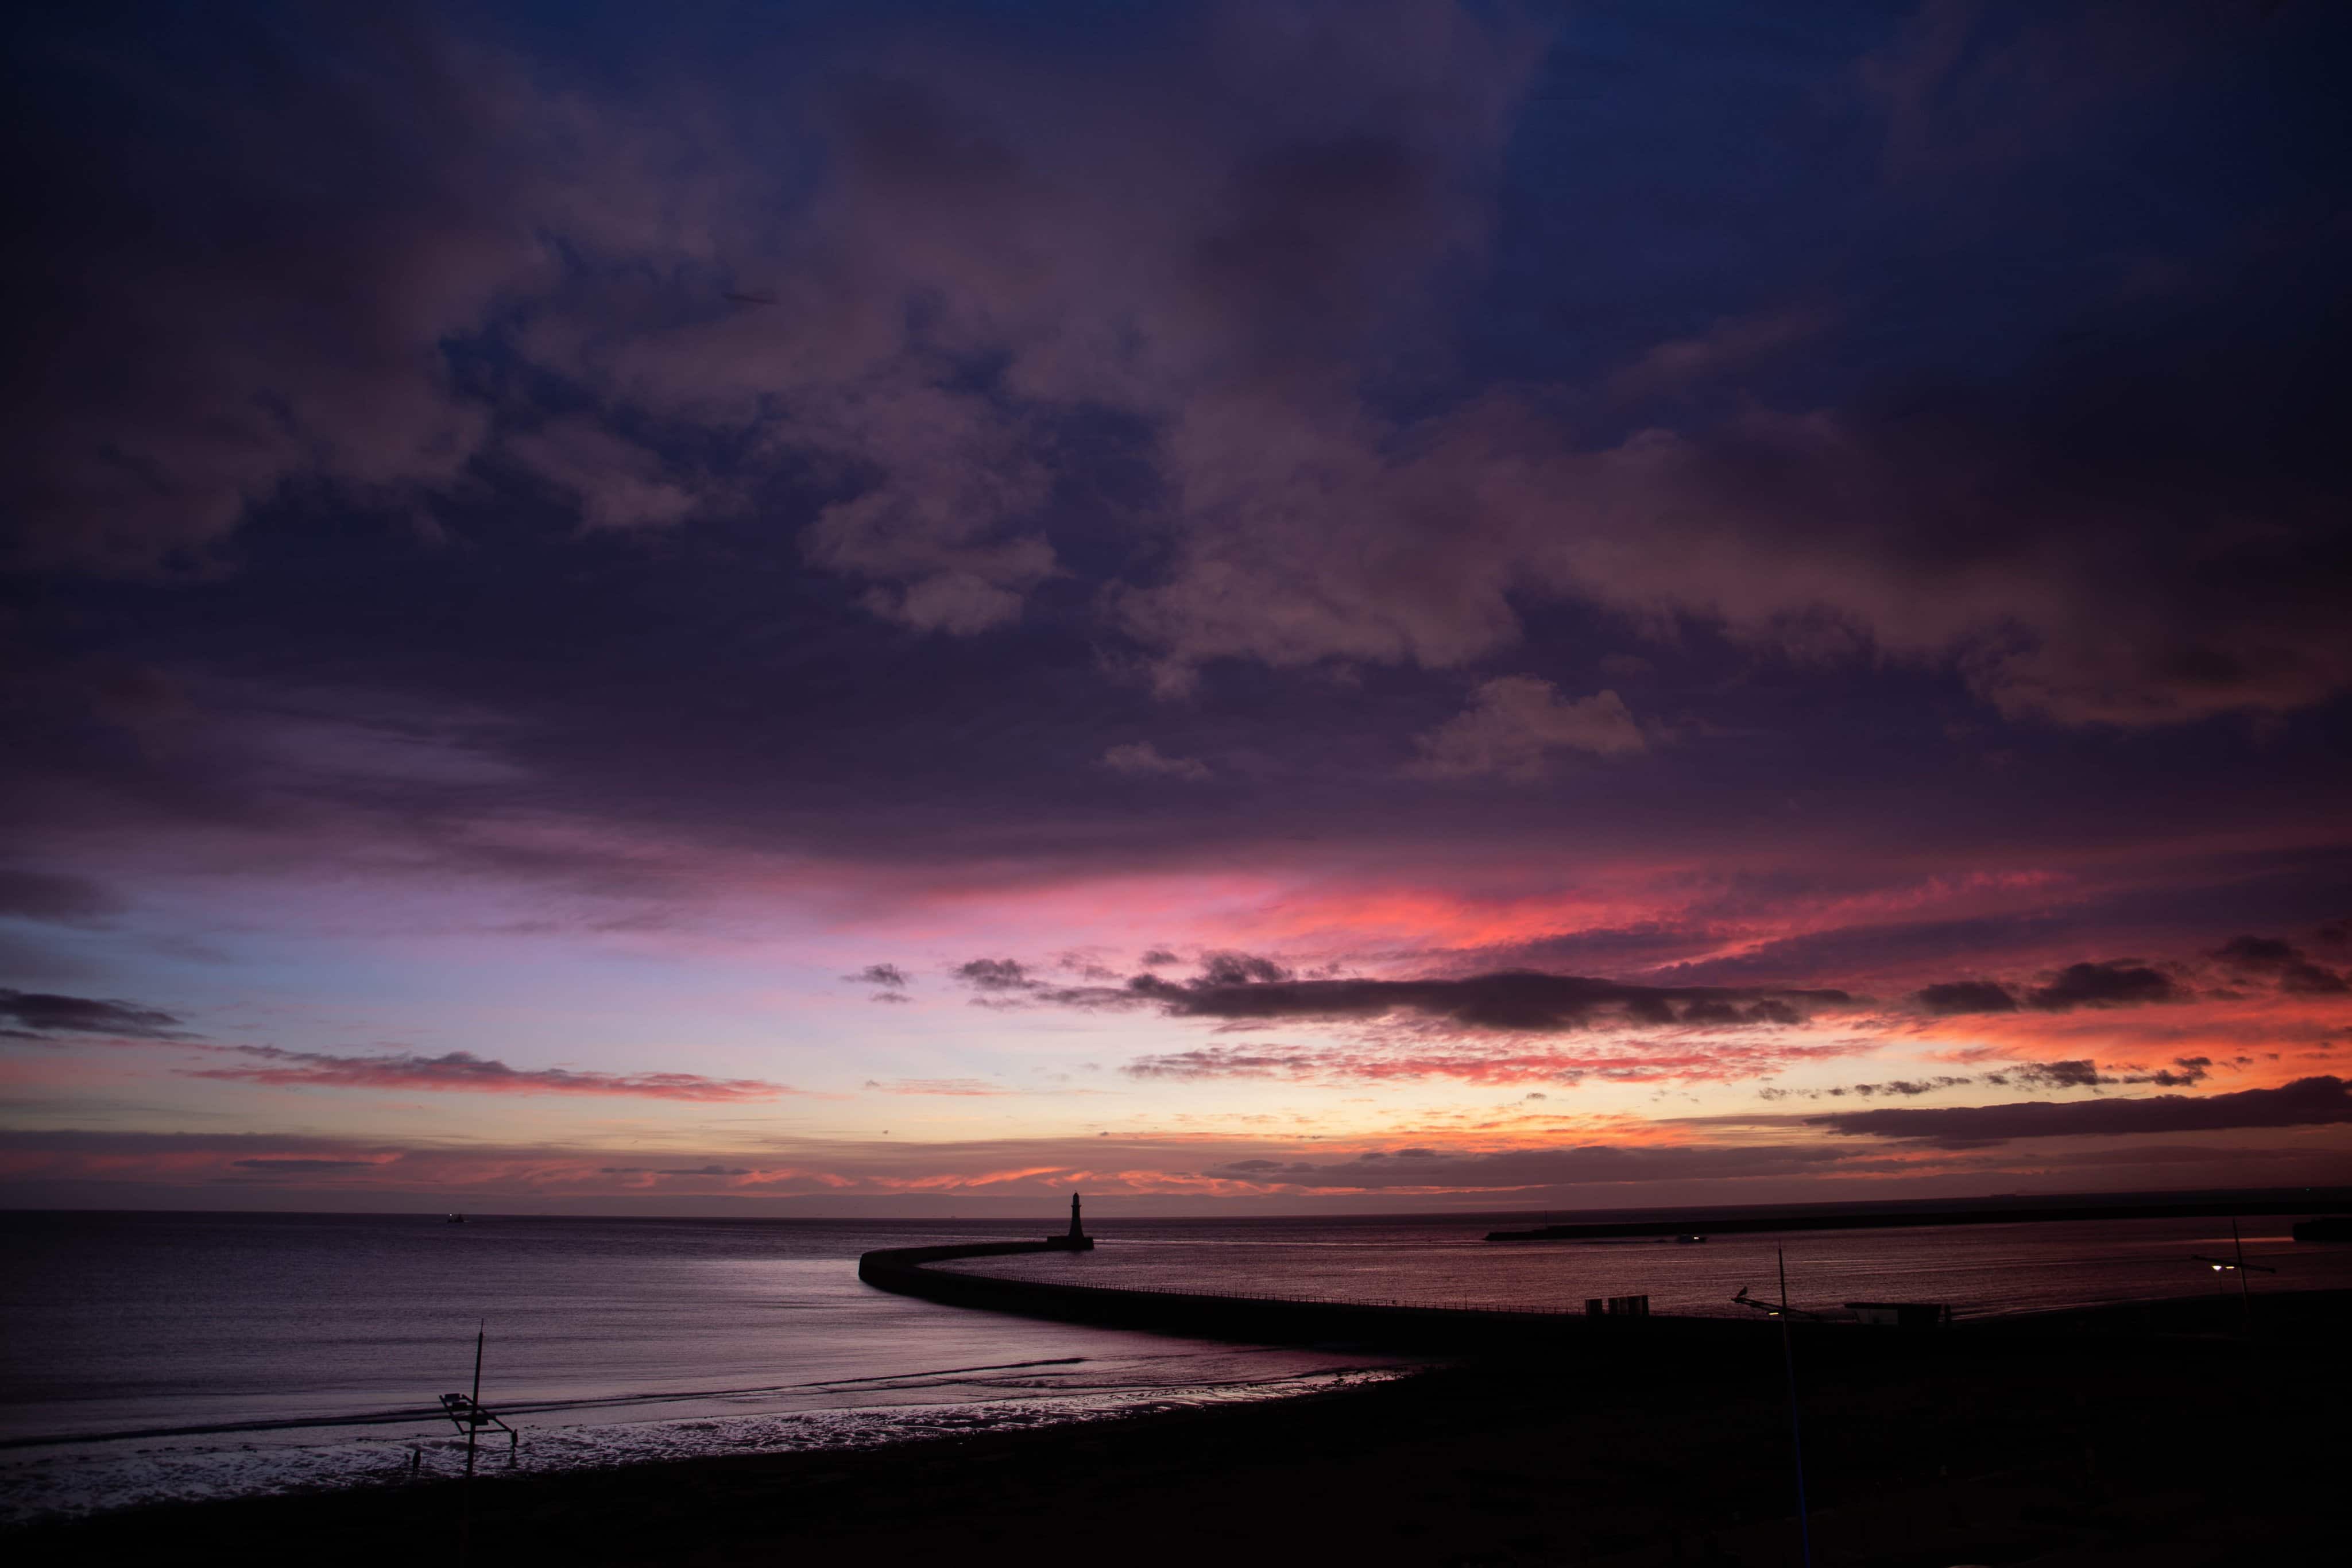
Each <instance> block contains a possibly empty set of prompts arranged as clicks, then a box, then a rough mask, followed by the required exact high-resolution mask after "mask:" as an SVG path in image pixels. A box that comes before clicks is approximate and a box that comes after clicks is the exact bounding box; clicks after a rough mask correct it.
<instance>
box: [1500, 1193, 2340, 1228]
mask: <svg viewBox="0 0 2352 1568" xmlns="http://www.w3.org/2000/svg"><path fill="white" fill-rule="evenodd" d="M2344 1207H2347V1195H2346V1193H2345V1192H2344V1190H2343V1189H2341V1188H2333V1187H2331V1188H2327V1189H2325V1190H2324V1191H2321V1192H2319V1193H2317V1194H2315V1195H2310V1196H2294V1197H2266V1198H2265V1199H2263V1201H2261V1202H2260V1203H2258V1204H2255V1203H2249V1202H2248V1201H2247V1200H2246V1199H2245V1198H2242V1197H2231V1198H2220V1199H2203V1200H2195V1201H2189V1202H2179V1203H2078V1204H2063V1203H2050V1202H2047V1201H2037V1202H2032V1203H2015V1204H2000V1205H1979V1206H1976V1207H1966V1208H1962V1207H1949V1208H1928V1207H1921V1208H1912V1207H1895V1206H1892V1205H1886V1206H1880V1205H1872V1206H1870V1207H1856V1208H1852V1209H1845V1210H1837V1209H1828V1210H1817V1211H1815V1212H1813V1213H1810V1214H1717V1215H1712V1216H1700V1215H1685V1216H1683V1217H1681V1218H1664V1219H1600V1220H1583V1221H1578V1222H1575V1223H1571V1224H1566V1225H1541V1226H1537V1227H1534V1228H1531V1229H1527V1230H1490V1231H1488V1232H1487V1233H1486V1239H1487V1240H1489V1241H1599V1240H1610V1239H1630V1238H1635V1237H1650V1236H1657V1237H1665V1236H1741V1235H1748V1236H1752V1235H1759V1234H1769V1233H1774V1232H1780V1231H1796V1230H1891V1229H1909V1228H1916V1227H1930V1226H1938V1225H2024V1224H2032V1223H2049V1222H2053V1221H2080V1220H2097V1219H2232V1218H2238V1217H2239V1216H2242V1215H2248V1214H2329V1213H2333V1212H2335V1211H2336V1210H2337V1209H2341V1208H2344Z"/></svg>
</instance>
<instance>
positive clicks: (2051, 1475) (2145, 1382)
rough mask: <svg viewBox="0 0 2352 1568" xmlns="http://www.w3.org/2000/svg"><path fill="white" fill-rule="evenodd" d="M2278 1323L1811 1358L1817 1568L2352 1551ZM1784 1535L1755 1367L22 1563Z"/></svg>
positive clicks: (2318, 1302) (2129, 1330) (707, 1476)
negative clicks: (460, 1539) (2342, 1547)
mask: <svg viewBox="0 0 2352 1568" xmlns="http://www.w3.org/2000/svg"><path fill="white" fill-rule="evenodd" d="M2256 1306H2257V1308H2258V1314H2257V1318H2256V1325H2255V1326H2256V1331H2257V1332H2256V1333H2254V1334H2253V1335H2252V1336H2251V1337H2241V1336H2238V1335H2236V1334H2234V1333H2224V1332H2220V1331H2221V1330H2222V1329H2223V1328H2224V1327H2225V1326H2234V1325H2232V1324H2231V1322H2230V1319H2229V1317H2228V1314H2227V1313H2226V1312H2221V1308H2220V1305H2219V1304H2218V1303H2216V1302H2215V1301H2212V1300H2210V1299H2208V1300H2203V1301H2188V1302H2182V1303H2176V1304H2167V1305H2161V1306H2154V1305H2143V1306H2139V1307H2136V1308H2130V1309H2109V1310H2105V1311H2102V1312H2086V1313H2079V1314H2072V1315H2070V1316H2069V1318H2068V1319H2067V1321H2066V1322H2063V1323H2053V1324H2052V1325H2050V1326H2052V1327H2054V1328H2058V1329H2061V1330H2063V1332H2060V1333H2050V1334H2034V1335H2022V1336H2021V1335H2016V1334H2010V1333H2002V1334H1969V1333H1941V1334H1934V1333H1931V1334H1927V1335H1920V1336H1912V1337H1911V1338H1910V1339H1909V1340H1907V1341H1906V1343H1905V1344H1904V1346H1903V1348H1902V1351H1901V1353H1900V1354H1891V1355H1890V1354H1887V1351H1886V1345H1887V1342H1886V1341H1885V1339H1884V1338H1883V1337H1882V1338H1880V1339H1879V1340H1878V1341H1876V1342H1875V1343H1874V1345H1873V1347H1872V1350H1871V1353H1870V1354H1863V1355H1853V1356H1847V1355H1843V1354H1835V1353H1820V1354H1812V1355H1811V1356H1810V1358H1809V1360H1810V1364H1801V1366H1800V1369H1799V1370H1800V1375H1801V1385H1802V1388H1803V1398H1802V1412H1803V1417H1804V1423H1805V1431H1804V1437H1805V1445H1806V1455H1807V1461H1808V1463H1807V1480H1808V1488H1809V1492H1810V1496H1811V1502H1812V1507H1813V1510H1814V1512H1815V1518H1814V1520H1813V1527H1814V1534H1815V1547H1816V1550H1815V1561H1816V1562H1817V1563H1849V1562H1851V1563H1860V1562H1870V1563H1920V1564H1923V1565H1924V1564H1928V1563H2021V1562H2043V1563H2062V1562H2063V1563H2082V1564H2087V1563H2105V1562H2113V1563H2126V1562H2130V1563H2145V1562H2152V1561H2158V1560H2161V1561H2164V1562H2168V1563H2172V1562H2178V1563H2204V1562H2211V1563H2222V1562H2239V1561H2248V1560H2251V1559H2255V1558H2258V1557H2260V1556H2261V1554H2262V1551H2263V1550H2271V1549H2275V1550H2277V1551H2280V1552H2290V1551H2299V1550H2308V1549H2310V1548H2311V1547H2313V1546H2315V1545H2318V1544H2323V1543H2333V1542H2336V1535H2335V1533H2334V1532H2336V1531H2339V1530H2340V1522H2339V1521H2340V1504H2338V1503H2337V1502H2336V1491H2337V1490H2338V1489H2339V1488H2340V1485H2341V1477H2342V1475H2343V1474H2344V1473H2345V1461H2346V1459H2347V1448H2346V1445H2345V1439H2344V1437H2343V1436H2342V1432H2341V1424H2340V1413H2341V1411H2342V1410H2343V1409H2344V1408H2345V1407H2346V1406H2345V1404H2344V1401H2345V1397H2346V1396H2347V1393H2352V1376H2347V1370H2346V1364H2345V1357H2344V1355H2343V1354H2342V1349H2343V1344H2344V1330H2345V1328H2346V1327H2347V1321H2352V1295H2347V1293H2345V1292H2308V1293H2304V1294H2300V1295H2296V1296H2274V1297H2270V1298H2257V1301H2256ZM2217 1314H2218V1315H2217ZM469 1507H470V1511H471V1521H470V1525H469V1526H467V1524H466V1522H465V1516H466V1512H467V1509H468V1508H469ZM1792 1515H1793V1487H1792V1483H1791V1465H1790V1441H1789V1427H1788V1406H1787V1400H1786V1388H1785V1383H1784V1381H1783V1371H1782V1368H1781V1365H1780V1361H1779V1358H1778V1355H1777V1354H1771V1355H1768V1356H1755V1355H1750V1354H1746V1353H1745V1352H1743V1353H1741V1354H1739V1355H1738V1357H1737V1358H1736V1359H1735V1360H1725V1359H1720V1358H1718V1359H1717V1360H1714V1361H1711V1362H1707V1363H1705V1364H1700V1363H1696V1362H1694V1363H1692V1364H1685V1365H1654V1364H1641V1363H1640V1362H1639V1360H1638V1359H1636V1358H1623V1359H1621V1360H1618V1361H1616V1362H1615V1363H1613V1364H1588V1365H1583V1366H1578V1367H1568V1366H1563V1365H1556V1364H1554V1365H1547V1364H1530V1363H1528V1362H1525V1361H1482V1362H1475V1363H1466V1364H1459V1365H1454V1366H1449V1367H1445V1368H1441V1369H1438V1370H1434V1371H1432V1372H1429V1373H1425V1374H1423V1375H1417V1376H1414V1377H1412V1378H1408V1379H1405V1380H1402V1381H1400V1382H1394V1383H1390V1384H1384V1385H1376V1386H1371V1387H1365V1388H1357V1389H1349V1390H1346V1391H1343V1392H1337V1393H1329V1394H1318V1395H1311V1396H1302V1397H1299V1398H1297V1399H1290V1400H1283V1401H1278V1402H1274V1403H1270V1404H1265V1405H1258V1406H1244V1407H1235V1408H1229V1409H1206V1410H1188V1411H1177V1412H1165V1413H1155V1414H1149V1415H1143V1416H1133V1417H1128V1418H1124V1419H1119V1420H1116V1421H1107V1422H1100V1423H1094V1424H1089V1425H1085V1426H1078V1427H1048V1428H1044V1429H1036V1430H1029V1431H1015V1432H997V1433H983V1434H977V1435H973V1436H969V1437H949V1438H941V1439H935V1440H929V1441H925V1442H920V1443H915V1444H908V1445H903V1446H898V1447H893V1448H881V1449H871V1450H865V1451H859V1452H848V1453H815V1454H772V1455H745V1456H742V1457H740V1458H702V1459H692V1460H684V1461H677V1462H670V1463H653V1464H645V1465H637V1466H631V1467H626V1468H623V1469H613V1470H605V1471H593V1472H591V1471H578V1472H571V1473H564V1474H554V1475H543V1476H535V1475H529V1474H525V1475H520V1476H515V1477H511V1478H501V1477H491V1478H488V1479H484V1480H482V1481H480V1482H478V1483H477V1484H476V1485H475V1487H474V1488H473V1490H472V1496H471V1498H470V1500H468V1499H467V1496H466V1493H465V1490H464V1489H462V1488H461V1487H460V1486H458V1485H457V1484H455V1483H447V1482H444V1483H435V1484H426V1485H422V1486H418V1487H415V1488H382V1489H370V1490H351V1491H342V1492H335V1493H326V1494H317V1495H297V1496H283V1497H273V1498H256V1499H246V1500H231V1501H223V1502H216V1503H202V1504H187V1505H173V1506H165V1507H157V1508H148V1509H135V1510H126V1511H120V1512H116V1513H111V1514H106V1515H100V1516H98V1517H96V1518H92V1519H88V1520H83V1521H72V1522H47V1523H42V1524H36V1525H32V1526H27V1527H23V1528H21V1529H18V1530H15V1531H9V1532H7V1534H6V1535H5V1536H0V1541H5V1542H8V1543H9V1544H10V1546H11V1548H12V1550H13V1551H15V1552H17V1553H19V1554H20V1555H19V1557H18V1560H19V1561H27V1562H41V1563H49V1562H55V1563H67V1562H94V1561H100V1560H107V1559H119V1560H122V1561H140V1560H146V1559H151V1558H152V1559H160V1560H168V1561H172V1562H173V1563H212V1562H221V1563H226V1562H231V1561H236V1562H251V1561H254V1560H256V1559H257V1558H262V1557H274V1556H278V1555H281V1554H283V1555H289V1556H292V1555H296V1554H299V1555H300V1556H302V1557H306V1558H310V1559H314V1560H319V1561H329V1562H336V1563H393V1562H395V1561H401V1562H406V1561H411V1560H413V1559H414V1558H415V1556H416V1555H417V1554H418V1553H420V1552H436V1553H446V1552H449V1551H451V1550H453V1549H454V1544H455V1541H456V1537H457V1531H459V1530H460V1529H461V1528H468V1529H469V1531H470V1537H471V1542H472V1548H471V1549H472V1552H473V1553H474V1556H475V1558H476V1560H478V1561H480V1562H485V1563H487V1562H491V1561H509V1562H541V1561H546V1562H555V1561H562V1562H565V1563H613V1564H625V1563H628V1564H634V1563H709V1564H714V1565H717V1564H732V1563H754V1562H769V1561H773V1560H778V1559H780V1558H781V1557H782V1556H783V1555H785V1554H787V1553H790V1554H793V1555H794V1556H804V1555H808V1554H817V1555H819V1556H835V1555H838V1554H845V1553H854V1552H862V1553H865V1554H866V1555H868V1556H869V1557H873V1556H878V1557H879V1558H880V1559H881V1560H883V1561H889V1562H898V1561H911V1560H913V1559H915V1558H916V1557H918V1556H919V1555H922V1554H926V1553H933V1552H941V1553H953V1554H955V1555H956V1556H958V1557H960V1558H961V1560H963V1561H966V1562H971V1561H979V1562H999V1561H1013V1560H1022V1559H1026V1560H1034V1559H1035V1558H1036V1557H1037V1556H1038V1555H1039V1554H1040V1553H1041V1552H1042V1553H1045V1555H1046V1557H1047V1558H1048V1559H1049V1560H1053V1559H1058V1558H1060V1557H1062V1556H1064V1555H1076V1554H1077V1553H1078V1552H1081V1551H1084V1552H1089V1553H1091V1552H1097V1551H1098V1552H1105V1553H1108V1554H1112V1555H1115V1556H1116V1557H1118V1559H1119V1560H1121V1561H1123V1562H1127V1563H1182V1562H1192V1563H1197V1562H1199V1561H1201V1560H1202V1558H1203V1557H1204V1556H1211V1557H1222V1558H1223V1559H1225V1560H1228V1561H1235V1562H1261V1561H1264V1562H1272V1561H1276V1560H1296V1559H1305V1560H1310V1561H1311V1560H1317V1559H1336V1558H1339V1557H1342V1556H1344V1557H1347V1558H1352V1559H1355V1560H1357V1561H1370V1562H1397V1563H1538V1562H1543V1563H1555V1562H1623V1563H1629V1564H1630V1563H1650V1562H1658V1563H1670V1562H1675V1561H1684V1562H1710V1561H1712V1562H1717V1563H1778V1562H1780V1561H1783V1560H1787V1561H1794V1560H1795V1559H1794V1557H1793V1555H1792V1553H1793V1551H1794V1543H1795V1540H1796V1537H1795V1525H1794V1521H1793V1518H1792ZM2330 1549H2331V1550H2332V1549H2333V1547H2332V1544H2330ZM1678 1553H1679V1555H1677V1554H1678ZM2150 1553H2155V1554H2156V1555H2150Z"/></svg>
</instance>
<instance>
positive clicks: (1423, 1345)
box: [857, 1241, 2352, 1376]
mask: <svg viewBox="0 0 2352 1568" xmlns="http://www.w3.org/2000/svg"><path fill="white" fill-rule="evenodd" d="M1055 1250H1057V1249H1056V1248H1055V1247H1054V1246H1053V1245H1052V1244H1050V1243H1047V1242H1042V1241H983V1242H974V1243H967V1244H964V1245H961V1246H949V1247H900V1248H892V1249H887V1250H884V1251H878V1252H868V1253H866V1254H865V1255H864V1256H862V1257H860V1258H859V1259H858V1260H857V1277H858V1278H859V1279H860V1280H863V1281H865V1282H866V1283H867V1284H868V1285H871V1286H873V1287H875V1288H876V1289H877V1290H882V1291H891V1292H893V1293H894V1294H897V1295H902V1296H917V1297H920V1298H922V1299H923V1300H925V1301H938V1302H940V1303H941V1304H942V1305H946V1306H955V1307H971V1308H976V1309H979V1310H981V1311H984V1312H1011V1313H1014V1314H1016V1315H1019V1316H1022V1317H1033V1318H1047V1319H1052V1320H1055V1321H1059V1322H1076V1323H1091V1324H1095V1325H1097V1326H1100V1327H1106V1328H1126V1329H1139V1330H1143V1331H1146V1332H1149V1333H1169V1334H1181V1335H1184V1336H1186V1337H1188V1338H1193V1339H1217V1340H1234V1341H1240V1342H1243V1343H1256V1344H1355V1345H1362V1346H1364V1347H1366V1348H1368V1349H1381V1350H1395V1351H1405V1352H1421V1353H1426V1354H1475V1355H1487V1354H1508V1355H1521V1354H1544V1355H1552V1356H1558V1355H1564V1354H1565V1355H1581V1356H1593V1357H1598V1358H1600V1359H1601V1360H1603V1361H1614V1360H1620V1359H1622V1358H1623V1357H1626V1356H1629V1355H1630V1356H1633V1357H1634V1358H1635V1359H1636V1361H1637V1362H1638V1364H1641V1365H1643V1366H1646V1367H1650V1368H1653V1369H1654V1370H1656V1371H1658V1372H1661V1373H1664V1372H1667V1371H1670V1370H1671V1371H1672V1372H1673V1373H1674V1374H1675V1375H1678V1376H1706V1375H1715V1374H1716V1373H1718V1372H1720V1371H1722V1370H1724V1369H1726V1368H1727V1367H1732V1366H1737V1365H1740V1364H1746V1363H1748V1362H1749V1361H1752V1360H1753V1358H1754V1356H1755V1355H1756V1354H1759V1352H1761V1351H1763V1350H1765V1349H1767V1348H1768V1347H1769V1346H1770V1345H1771V1344H1773V1343H1776V1342H1777V1338H1778V1335H1779V1333H1780V1322H1779V1321H1778V1320H1777V1319H1773V1318H1769V1317H1756V1318H1706V1317H1672V1316H1664V1315H1658V1316H1646V1317H1591V1316H1587V1315H1586V1314H1585V1313H1584V1312H1577V1311H1560V1312H1514V1311H1507V1310H1504V1309H1498V1308H1481V1307H1442V1306H1423V1305H1412V1304H1409V1303H1406V1302H1401V1301H1326V1300H1321V1299H1318V1298H1313V1297H1297V1296H1246V1295H1240V1294H1226V1293H1222V1292H1218V1291H1168V1290H1158V1289H1153V1288H1150V1287H1134V1288H1129V1287H1118V1286H1108V1285H1071V1284H1063V1283H1060V1282H1057V1281H1044V1280H1012V1279H1005V1278H1003V1277H1001V1276H997V1275H990V1274H966V1273H959V1272H954V1271H951V1270H940V1269H934V1268H931V1267H930V1266H929V1265H931V1264H934V1263H948V1262H954V1261H957V1260H962V1259H968V1258H1007V1257H1014V1256H1018V1255H1021V1254H1025V1253H1034V1252H1050V1251H1055ZM2249 1311H2250V1312H2251V1313H2252V1320H2251V1321H2249V1319H2248V1318H2247V1316H2246V1315H2245V1313H2246V1312H2249ZM2347 1312H2352V1291H2335V1290H2323V1291H2279V1292H2276V1293H2263V1292H2258V1293H2257V1294H2256V1295H2255V1297H2254V1300H2253V1301H2252V1303H2251V1304H2250V1305H2247V1304H2242V1303H2241V1302H2240V1301H2239V1300H2238V1299H2237V1298H2236V1297H2235V1296H2234V1295H2210V1296H2209V1295H2198V1296H2191V1297H2178V1298H2167V1299H2162V1300H2150V1301H2117V1302H2112V1303H2108V1304H2106V1305H2103V1306H2095V1307H2082V1308H2069V1309H2065V1310H2063V1311H2057V1312H2035V1313H2026V1314H2021V1315H2019V1316H2015V1317H1992V1318H1984V1319H1977V1320H1972V1321H1969V1322H1961V1323H1956V1324H1952V1325H1950V1326H1947V1327H1942V1328H1935V1329H1924V1330H1923V1329H1905V1328H1894V1327H1878V1326H1872V1325H1867V1324H1858V1323H1852V1322H1819V1321H1806V1320H1802V1319H1794V1320H1792V1321H1791V1322H1790V1324H1789V1330H1790V1334H1791V1336H1792V1337H1793V1338H1794V1339H1795V1341H1796V1342H1797V1343H1798V1344H1799V1345H1800V1346H1803V1347H1805V1354H1807V1355H1808V1356H1820V1355H1823V1354H1828V1355H1830V1356H1832V1358H1833V1359H1836V1360H1841V1361H1853V1360H1870V1361H1877V1360H1880V1359H1882V1358H1887V1357H1892V1358H1894V1359H1895V1360H1896V1361H1898V1362H1899V1361H1901V1360H1903V1359H1906V1358H1910V1357H1915V1356H1918V1355H1923V1354H1925V1355H1934V1356H1941V1355H1947V1354H1992V1355H1999V1356H2007V1355H2013V1354H2019V1353H2021V1352H2022V1351H2025V1350H2028V1349H2030V1348H2032V1347H2034V1346H2042V1347H2046V1348H2049V1349H2053V1350H2057V1351H2059V1352H2060V1353H2061V1354H2077V1352H2076V1351H2075V1350H2074V1349H2072V1348H2066V1347H2071V1346H2079V1345H2080V1344H2081V1343H2083V1341H2084V1335H2085V1334H2089V1335H2093V1336H2095V1337H2098V1338H2102V1339H2106V1338H2116V1337H2121V1338H2125V1339H2141V1338H2166V1337H2170V1336H2174V1335H2179V1334H2190V1335H2196V1336H2200V1337H2204V1336H2210V1335H2212V1334H2214V1333H2222V1334H2231V1335H2235V1334H2241V1333H2247V1332H2249V1331H2250V1330H2251V1331H2252V1332H2255V1333H2262V1334H2264V1335H2267V1334H2269V1333H2280V1332H2285V1333H2289V1334H2290V1337H2292V1336H2294V1335H2296V1334H2303V1333H2311V1332H2313V1331H2314V1330H2315V1327H2326V1328H2327V1330H2328V1332H2329V1333H2337V1332H2339V1331H2340V1330H2341V1328H2342V1326H2343V1324H2344V1323H2345V1322H2346V1321H2347V1315H2346V1314H2347ZM1773 1354H1775V1355H1777V1354H1778V1353H1777V1352H1774V1353H1773Z"/></svg>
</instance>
